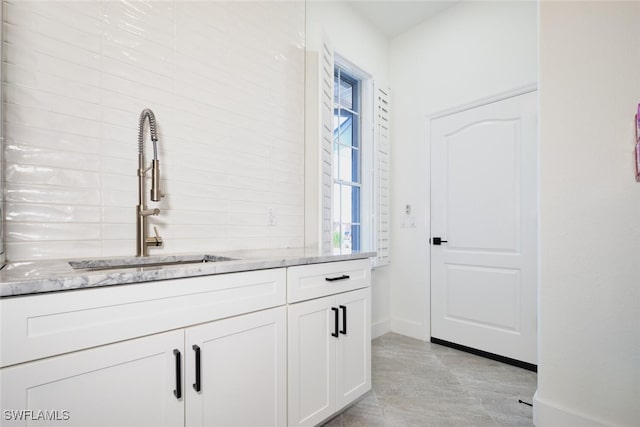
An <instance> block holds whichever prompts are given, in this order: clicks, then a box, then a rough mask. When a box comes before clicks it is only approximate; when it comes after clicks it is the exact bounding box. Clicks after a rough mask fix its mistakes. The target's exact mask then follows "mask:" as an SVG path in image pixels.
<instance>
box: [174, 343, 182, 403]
mask: <svg viewBox="0 0 640 427" xmlns="http://www.w3.org/2000/svg"><path fill="white" fill-rule="evenodd" d="M173 355H174V356H175V358H176V389H175V390H173V395H174V396H175V397H176V399H180V398H181V397H182V369H181V368H182V363H181V355H180V351H179V350H177V349H174V350H173Z"/></svg>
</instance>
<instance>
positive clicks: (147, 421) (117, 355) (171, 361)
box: [0, 331, 184, 427]
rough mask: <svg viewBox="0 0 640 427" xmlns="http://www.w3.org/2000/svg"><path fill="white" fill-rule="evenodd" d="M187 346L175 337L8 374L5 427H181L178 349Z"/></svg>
mask: <svg viewBox="0 0 640 427" xmlns="http://www.w3.org/2000/svg"><path fill="white" fill-rule="evenodd" d="M183 346H184V334H183V332H182V331H173V332H166V333H162V334H157V335H152V336H149V337H143V338H138V339H135V340H129V341H124V342H121V343H116V344H110V345H107V346H103V347H97V348H94V349H90V350H85V351H79V352H75V353H70V354H67V355H62V356H56V357H51V358H48V359H43V360H39V361H35V362H29V363H23V364H20V365H16V366H13V367H10V368H4V369H2V370H0V390H1V396H2V410H3V413H2V420H1V421H0V424H1V425H2V426H7V427H8V426H14V425H16V426H26V425H38V426H50V425H58V426H59V425H65V426H70V427H71V426H78V427H91V426H104V427H111V426H122V427H126V426H131V427H144V426H149V427H156V426H172V427H173V426H180V425H182V424H183V422H184V421H183V420H184V405H183V403H182V401H181V400H178V399H176V398H175V396H174V394H173V392H174V390H176V387H177V385H176V380H177V377H176V365H175V360H176V359H175V357H176V356H175V355H174V350H178V351H180V350H181V349H182V347H183ZM7 411H9V412H7ZM40 411H42V412H40ZM20 419H21V421H20ZM36 420H37V421H36ZM44 420H49V421H44Z"/></svg>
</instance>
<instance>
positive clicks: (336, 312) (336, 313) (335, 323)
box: [331, 307, 340, 338]
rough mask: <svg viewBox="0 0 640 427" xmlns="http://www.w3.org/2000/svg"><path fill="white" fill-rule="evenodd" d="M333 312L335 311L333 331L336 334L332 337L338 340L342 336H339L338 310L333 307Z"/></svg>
mask: <svg viewBox="0 0 640 427" xmlns="http://www.w3.org/2000/svg"><path fill="white" fill-rule="evenodd" d="M331 310H333V314H334V317H333V322H334V327H333V330H334V332H332V333H331V336H332V337H336V338H338V337H339V336H340V335H339V334H338V309H337V308H335V307H331Z"/></svg>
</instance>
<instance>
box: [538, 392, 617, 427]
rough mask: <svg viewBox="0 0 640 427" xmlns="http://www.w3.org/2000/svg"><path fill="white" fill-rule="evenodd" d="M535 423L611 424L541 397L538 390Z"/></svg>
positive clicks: (583, 426) (565, 426)
mask: <svg viewBox="0 0 640 427" xmlns="http://www.w3.org/2000/svg"><path fill="white" fill-rule="evenodd" d="M533 424H534V425H535V426H536V427H547V426H548V427H554V426H563V427H604V426H607V425H610V424H607V423H605V422H604V421H600V420H597V419H595V418H591V417H590V416H588V415H586V414H583V413H580V412H576V411H572V410H571V409H569V408H566V407H562V406H558V405H555V404H553V403H551V402H549V401H547V400H545V399H543V398H540V393H539V392H538V391H536V393H535V394H534V396H533Z"/></svg>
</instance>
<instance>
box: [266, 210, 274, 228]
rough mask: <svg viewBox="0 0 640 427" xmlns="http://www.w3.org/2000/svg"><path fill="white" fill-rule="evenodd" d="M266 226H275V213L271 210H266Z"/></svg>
mask: <svg viewBox="0 0 640 427" xmlns="http://www.w3.org/2000/svg"><path fill="white" fill-rule="evenodd" d="M267 225H270V226H274V225H276V211H275V209H273V208H268V209H267Z"/></svg>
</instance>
